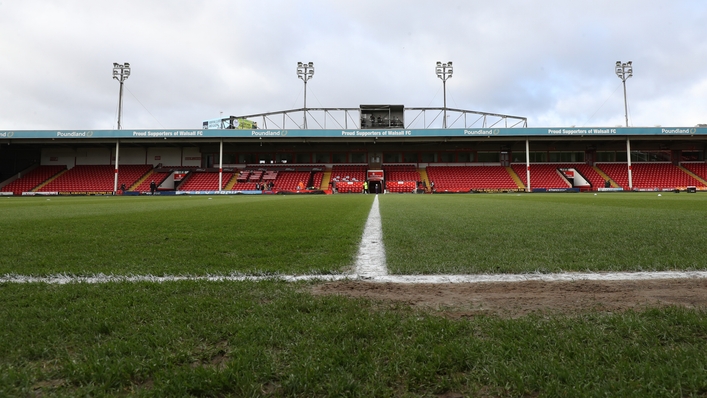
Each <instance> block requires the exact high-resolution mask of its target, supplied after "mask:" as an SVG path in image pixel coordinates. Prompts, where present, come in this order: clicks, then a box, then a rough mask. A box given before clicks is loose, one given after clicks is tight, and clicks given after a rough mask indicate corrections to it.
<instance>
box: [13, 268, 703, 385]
mask: <svg viewBox="0 0 707 398" xmlns="http://www.w3.org/2000/svg"><path fill="white" fill-rule="evenodd" d="M305 286H306V285H304V284H287V283H283V282H273V281H264V282H258V283H255V282H221V283H209V282H173V283H164V284H154V283H114V284H100V285H88V284H70V285H61V286H57V285H44V284H28V285H22V284H0V301H2V302H3V306H1V307H0V324H2V325H3V327H2V328H1V329H0V396H27V395H33V394H36V395H57V396H87V395H90V396H100V395H125V394H129V395H136V396H188V395H201V396H295V395H297V396H366V397H368V396H436V395H442V394H447V393H450V394H451V393H455V394H465V395H472V396H473V395H479V394H485V395H491V396H497V395H502V396H506V395H507V396H545V395H547V396H578V397H580V396H636V397H645V396H688V395H704V394H705V393H707V379H705V377H704V375H705V371H706V367H707V354H705V353H707V338H706V337H707V335H705V330H707V317H706V316H705V313H704V312H702V311H700V310H689V309H683V308H664V309H655V310H648V311H644V312H626V313H622V314H601V313H594V312H588V313H584V314H577V315H575V316H548V317H541V316H529V317H523V318H519V319H504V318H500V317H495V316H478V317H475V318H472V319H458V320H451V319H448V318H445V317H442V316H437V315H436V313H435V312H423V311H418V310H413V309H411V308H410V307H408V306H405V305H399V304H391V303H381V302H371V301H367V300H362V299H347V298H344V297H339V296H316V297H315V296H311V295H310V294H309V293H307V292H306V290H307V289H304V288H303V287H305ZM451 396H454V395H451Z"/></svg>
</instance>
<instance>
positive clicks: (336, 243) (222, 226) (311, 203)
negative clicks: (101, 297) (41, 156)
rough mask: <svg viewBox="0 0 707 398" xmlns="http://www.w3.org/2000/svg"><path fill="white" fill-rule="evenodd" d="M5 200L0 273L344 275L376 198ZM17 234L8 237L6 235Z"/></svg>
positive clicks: (0, 223) (2, 204) (0, 205)
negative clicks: (339, 273)
mask: <svg viewBox="0 0 707 398" xmlns="http://www.w3.org/2000/svg"><path fill="white" fill-rule="evenodd" d="M23 199H29V200H6V201H0V229H1V230H2V231H6V233H5V234H4V236H3V251H2V254H1V255H0V274H10V273H15V274H29V275H49V274H55V273H71V274H79V275H93V274H97V273H104V274H122V275H125V274H154V275H161V274H172V275H173V274H190V275H194V274H196V275H206V274H214V273H218V274H230V273H233V272H237V273H252V274H259V273H260V274H262V273H288V274H294V273H299V274H302V273H338V272H342V271H344V270H348V269H349V268H350V267H351V265H352V264H353V260H354V256H355V254H356V250H357V248H358V243H359V240H360V237H361V232H362V231H363V226H364V223H365V220H366V215H367V214H368V211H369V209H370V203H371V201H372V198H370V197H364V196H359V195H340V196H337V197H332V196H324V195H306V196H305V195H301V196H300V195H296V196H295V195H292V196H281V195H278V196H259V197H257V198H253V197H250V196H246V195H243V196H214V197H213V198H210V197H205V196H200V197H183V196H180V197H137V198H136V197H110V198H103V197H100V198H61V197H57V198H51V201H46V200H45V199H44V198H23ZM8 231H11V232H8Z"/></svg>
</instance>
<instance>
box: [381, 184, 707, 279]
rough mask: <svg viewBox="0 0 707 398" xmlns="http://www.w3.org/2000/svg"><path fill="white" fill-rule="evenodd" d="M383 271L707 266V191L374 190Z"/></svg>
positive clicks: (659, 268)
mask: <svg viewBox="0 0 707 398" xmlns="http://www.w3.org/2000/svg"><path fill="white" fill-rule="evenodd" d="M380 206H381V218H382V220H383V236H384V242H385V248H386V255H387V265H388V269H389V272H391V273H394V274H436V273H442V274H474V273H523V272H562V271H663V270H695V269H705V268H707V245H705V243H704V233H703V232H702V231H704V226H705V222H707V195H703V194H695V195H690V194H679V195H678V194H673V193H663V194H662V196H660V197H658V196H657V194H656V193H622V194H605V193H600V194H598V195H596V196H595V195H593V194H494V195H490V194H479V195H385V196H383V197H381V198H380Z"/></svg>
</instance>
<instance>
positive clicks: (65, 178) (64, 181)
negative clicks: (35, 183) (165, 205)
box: [39, 164, 152, 192]
mask: <svg viewBox="0 0 707 398" xmlns="http://www.w3.org/2000/svg"><path fill="white" fill-rule="evenodd" d="M113 167H114V166H112V165H80V166H74V167H73V168H72V169H69V170H68V171H67V172H66V173H64V174H62V175H60V176H58V177H57V178H55V179H54V180H52V181H50V182H49V183H48V184H47V185H45V186H43V187H42V188H40V189H39V191H40V192H111V191H113V184H114V178H115V172H114V170H115V169H114V168H113ZM119 167H120V168H119V173H118V186H119V187H120V186H121V185H123V184H125V186H127V187H129V186H132V185H133V184H135V182H136V181H137V180H139V179H140V178H141V177H142V176H144V175H145V174H146V173H148V172H149V171H150V170H152V166H151V165H144V164H143V165H125V166H119Z"/></svg>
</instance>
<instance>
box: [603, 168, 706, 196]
mask: <svg viewBox="0 0 707 398" xmlns="http://www.w3.org/2000/svg"><path fill="white" fill-rule="evenodd" d="M597 166H598V167H599V168H600V169H601V170H602V171H603V172H605V173H606V174H607V175H608V176H609V177H611V179H612V180H614V181H616V183H617V184H619V185H620V186H621V187H622V188H623V189H625V190H628V189H629V184H628V167H627V165H626V164H624V163H602V164H597ZM698 175H699V174H698ZM631 176H632V182H633V188H634V189H658V190H663V189H675V188H685V187H687V186H696V187H704V186H705V185H704V184H702V183H701V182H700V181H698V180H696V179H695V178H693V177H692V176H691V175H689V174H687V173H685V172H684V171H682V170H680V168H679V167H677V166H675V165H673V164H672V163H633V164H632V165H631Z"/></svg>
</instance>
